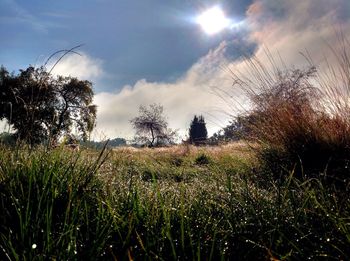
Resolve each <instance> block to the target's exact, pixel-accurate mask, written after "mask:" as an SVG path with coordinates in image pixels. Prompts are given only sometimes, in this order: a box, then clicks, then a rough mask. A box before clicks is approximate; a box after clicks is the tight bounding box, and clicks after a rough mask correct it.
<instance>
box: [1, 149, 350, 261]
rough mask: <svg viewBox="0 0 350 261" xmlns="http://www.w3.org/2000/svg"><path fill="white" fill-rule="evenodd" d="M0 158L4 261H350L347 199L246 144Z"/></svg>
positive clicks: (17, 152) (10, 153)
mask: <svg viewBox="0 0 350 261" xmlns="http://www.w3.org/2000/svg"><path fill="white" fill-rule="evenodd" d="M0 155H1V156H0V194H1V204H0V208H1V209H0V213H1V214H0V219H1V222H0V224H1V225H0V236H1V237H0V259H1V260H62V259H63V260H156V259H159V260H194V259H195V260H233V259H234V260H236V259H237V260H251V259H254V260H266V259H273V258H275V259H280V260H295V259H300V260H307V259H312V260H314V259H321V258H324V259H327V260H331V259H336V260H339V259H343V260H347V259H349V258H350V253H349V249H350V231H349V229H350V218H349V217H350V215H349V211H350V202H349V199H348V196H346V194H342V192H340V191H338V190H336V188H331V187H329V186H324V183H323V182H322V180H321V179H306V180H303V181H301V180H299V179H296V178H294V176H293V172H290V175H289V178H287V179H284V180H279V181H273V180H269V181H266V180H264V182H262V181H261V174H259V172H257V171H256V169H257V161H256V159H255V156H254V155H253V154H252V152H251V151H250V150H249V149H248V148H247V147H246V146H245V145H244V144H233V145H228V146H222V147H214V148H195V147H192V146H177V147H173V148H162V149H137V150H135V149H129V148H126V149H118V150H114V151H110V152H109V153H108V154H106V152H104V153H103V154H100V152H97V151H92V150H86V151H82V152H80V154H79V155H76V154H74V153H73V152H70V151H64V150H59V149H58V150H54V151H45V150H44V149H38V150H36V151H34V152H30V151H28V150H26V149H23V150H21V149H19V148H17V149H8V148H2V149H1V154H0ZM203 155H204V156H203ZM203 158H205V164H201V163H202V159H203ZM198 159H201V160H200V162H201V163H200V164H198Z"/></svg>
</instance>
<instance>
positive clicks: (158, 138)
mask: <svg viewBox="0 0 350 261" xmlns="http://www.w3.org/2000/svg"><path fill="white" fill-rule="evenodd" d="M163 111H164V110H163V106H161V105H159V104H151V105H149V106H143V105H141V106H140V108H139V116H137V117H135V118H133V119H132V120H131V121H130V122H131V124H132V126H133V128H134V129H135V130H136V137H135V139H136V140H137V141H138V142H141V143H143V144H148V145H149V146H150V147H153V146H155V145H159V144H160V143H164V142H167V143H172V141H173V138H174V137H175V135H174V133H176V132H174V131H171V130H169V129H168V128H167V127H168V123H167V121H166V118H165V116H164V115H163Z"/></svg>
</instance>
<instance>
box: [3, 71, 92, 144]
mask: <svg viewBox="0 0 350 261" xmlns="http://www.w3.org/2000/svg"><path fill="white" fill-rule="evenodd" d="M93 95H94V92H93V89H92V83H91V82H89V81H82V80H78V79H77V78H74V77H62V76H58V77H54V76H53V75H51V74H50V73H48V72H47V71H46V70H45V68H44V67H40V68H34V67H32V66H30V67H28V68H27V69H25V70H20V72H19V73H18V74H14V73H9V72H8V71H7V70H6V68H4V67H3V66H2V67H1V68H0V119H6V120H7V121H8V123H9V124H10V125H11V127H12V128H13V129H14V130H15V136H16V137H17V138H18V139H20V140H22V141H25V142H27V143H29V144H31V145H34V144H38V143H41V142H44V141H49V140H57V139H58V138H59V137H61V136H62V135H65V134H69V133H70V132H71V131H72V130H73V128H74V129H75V131H78V132H79V134H80V138H81V139H86V138H87V137H88V135H89V133H90V132H91V131H92V129H93V128H94V126H95V119H96V105H94V104H92V101H93Z"/></svg>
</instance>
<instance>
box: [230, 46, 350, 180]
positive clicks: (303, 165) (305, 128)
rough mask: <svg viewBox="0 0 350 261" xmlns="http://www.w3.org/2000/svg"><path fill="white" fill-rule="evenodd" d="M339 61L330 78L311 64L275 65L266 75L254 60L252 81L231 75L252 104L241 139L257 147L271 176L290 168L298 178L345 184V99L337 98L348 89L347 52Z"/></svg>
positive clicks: (349, 132) (348, 123) (349, 142)
mask: <svg viewBox="0 0 350 261" xmlns="http://www.w3.org/2000/svg"><path fill="white" fill-rule="evenodd" d="M340 57H342V58H341V59H343V60H344V61H343V60H341V61H339V64H340V66H339V68H332V74H331V75H327V72H325V71H323V72H322V75H321V74H319V73H318V72H317V70H316V67H315V66H313V65H310V66H309V67H308V68H306V69H303V70H300V69H292V70H279V69H278V66H276V65H275V64H273V68H274V70H273V71H270V70H269V69H268V68H267V67H266V66H264V65H262V64H261V63H260V62H259V61H256V60H251V61H250V62H249V63H248V65H249V66H251V71H252V77H251V78H249V79H248V78H244V77H242V76H237V75H234V76H235V77H236V80H235V82H239V83H240V86H241V87H242V88H243V89H244V91H245V93H246V94H247V96H248V98H249V100H250V102H251V105H252V110H251V111H250V112H249V114H250V115H251V117H253V118H254V121H250V122H246V123H245V124H246V127H248V128H249V129H250V132H249V136H246V137H245V138H249V139H252V138H253V140H254V141H256V142H258V143H259V144H260V146H259V147H258V156H259V159H260V161H261V163H262V164H263V165H264V166H265V167H266V168H268V169H269V170H270V172H272V173H274V174H275V175H279V174H280V173H281V172H285V173H288V171H290V170H292V169H294V173H295V175H297V176H298V177H301V176H303V175H305V176H309V177H313V176H318V175H320V174H324V175H326V176H327V177H328V178H327V180H328V181H330V180H332V181H335V180H338V181H341V182H343V181H344V180H349V169H348V162H349V161H350V118H349V117H348V116H349V112H350V110H349V106H348V105H347V102H344V100H346V99H348V98H349V97H347V98H344V97H339V95H340V94H343V93H344V90H345V91H346V90H350V85H349V83H350V75H349V74H346V72H348V71H349V70H350V63H349V62H346V61H350V59H349V58H350V57H349V53H348V52H346V51H344V53H342V55H341V56H340ZM271 60H273V58H271ZM324 78H326V79H328V82H325V81H324V80H323V79H324ZM341 90H343V91H341ZM285 170H287V172H286V171H285Z"/></svg>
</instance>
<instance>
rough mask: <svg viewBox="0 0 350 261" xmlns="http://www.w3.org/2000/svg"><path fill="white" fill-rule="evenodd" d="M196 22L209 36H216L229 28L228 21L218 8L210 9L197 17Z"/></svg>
mask: <svg viewBox="0 0 350 261" xmlns="http://www.w3.org/2000/svg"><path fill="white" fill-rule="evenodd" d="M196 22H197V23H198V24H199V25H200V26H201V27H202V29H203V31H204V32H205V33H207V34H209V35H212V34H216V33H218V32H220V31H222V30H224V29H225V28H228V27H229V26H230V20H229V19H228V18H226V16H225V14H224V12H223V11H222V10H221V8H219V7H218V6H215V7H212V8H210V9H208V10H207V11H205V12H204V13H202V14H201V15H199V16H198V17H197V19H196Z"/></svg>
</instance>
